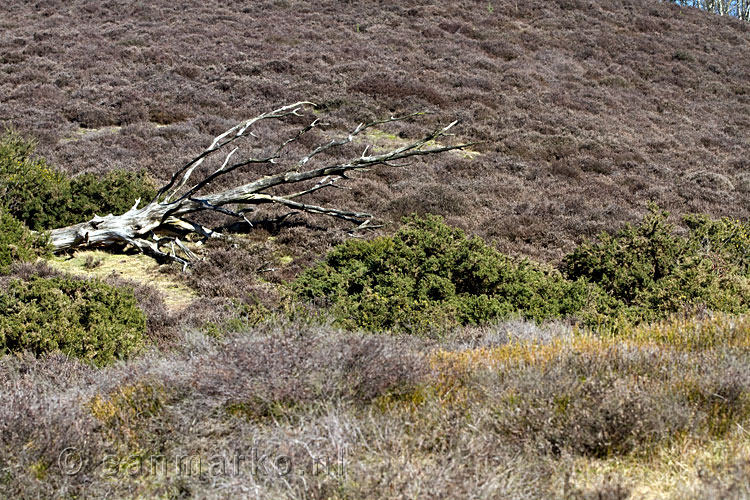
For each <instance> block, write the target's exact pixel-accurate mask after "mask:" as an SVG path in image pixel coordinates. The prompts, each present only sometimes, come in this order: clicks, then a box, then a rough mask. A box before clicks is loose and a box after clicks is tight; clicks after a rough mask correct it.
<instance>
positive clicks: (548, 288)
mask: <svg viewBox="0 0 750 500" xmlns="http://www.w3.org/2000/svg"><path fill="white" fill-rule="evenodd" d="M404 222H405V224H404V226H403V227H402V228H401V229H400V230H399V231H398V232H397V233H396V234H395V235H394V236H393V237H381V238H376V239H373V240H371V241H362V240H351V241H348V242H346V243H344V244H342V245H339V246H337V247H336V248H334V249H333V250H332V251H331V252H329V253H328V255H327V256H326V258H325V260H324V261H323V262H321V263H320V264H319V265H317V266H315V267H313V268H311V269H309V270H307V271H306V272H305V273H303V274H302V275H301V276H300V277H299V278H298V279H297V281H296V282H295V283H294V284H293V289H294V290H295V292H296V293H297V294H298V296H299V297H302V298H304V299H324V300H325V301H327V302H328V303H330V305H331V306H332V310H333V313H334V316H335V317H336V319H337V321H338V323H339V324H340V325H342V326H344V327H360V328H365V329H368V330H385V329H391V328H403V329H406V330H411V331H418V332H425V331H428V330H430V329H433V328H440V327H445V326H452V325H456V324H461V325H464V324H477V323H485V322H488V321H492V320H495V319H498V318H503V317H507V316H510V315H520V316H524V317H527V318H532V319H535V320H543V319H547V318H558V317H564V316H569V315H573V314H576V313H578V312H579V311H581V310H582V309H583V308H584V307H585V306H586V305H587V304H588V303H589V300H590V299H589V294H590V288H591V287H589V286H588V285H586V284H585V283H584V282H583V281H575V282H572V281H566V280H565V279H564V278H563V277H562V275H560V273H559V272H558V271H556V270H554V269H552V268H548V267H545V266H543V265H540V264H536V263H533V262H531V261H529V260H525V259H524V260H516V259H513V258H511V257H508V256H506V255H503V254H501V253H500V252H498V251H496V250H494V249H493V248H491V247H490V246H488V245H487V244H486V243H484V242H483V241H482V240H481V239H479V238H468V237H467V236H466V235H465V234H464V232H463V231H461V230H460V229H457V228H451V227H449V226H447V225H446V224H445V223H444V222H443V219H442V218H441V217H438V216H430V215H428V216H426V217H425V218H419V217H411V218H407V219H405V220H404Z"/></svg>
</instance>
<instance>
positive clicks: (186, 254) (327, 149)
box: [50, 101, 474, 265]
mask: <svg viewBox="0 0 750 500" xmlns="http://www.w3.org/2000/svg"><path fill="white" fill-rule="evenodd" d="M311 106H314V105H313V104H312V103H310V102H306V101H300V102H297V103H294V104H290V105H288V106H283V107H281V108H278V109H275V110H273V111H270V112H267V113H262V114H260V115H258V116H256V117H254V118H250V119H248V120H244V121H242V122H240V123H238V124H237V125H235V126H234V127H232V128H230V129H229V130H226V131H224V132H222V133H221V134H219V135H218V136H216V137H215V138H214V140H213V141H212V142H211V144H210V145H209V146H208V147H207V148H206V149H204V150H203V151H202V152H201V153H200V154H198V155H197V156H196V157H195V158H193V159H191V160H190V161H188V162H187V163H186V164H184V165H183V166H182V167H180V168H178V169H177V170H176V171H175V172H174V173H173V174H172V176H171V178H170V180H169V181H168V182H167V183H166V184H165V185H164V186H162V187H161V188H160V189H159V191H158V193H157V195H156V196H155V197H154V199H153V200H151V201H150V202H149V203H148V204H147V205H145V206H144V207H141V208H138V206H137V205H138V204H137V203H136V205H135V206H134V207H133V208H132V209H130V210H129V211H128V212H126V213H124V214H120V215H112V214H110V215H107V216H105V217H95V218H94V219H92V220H90V221H88V222H84V223H81V224H76V225H74V226H69V227H65V228H60V229H55V230H53V231H51V232H50V240H51V243H52V246H53V248H54V250H55V251H58V252H59V251H65V250H71V249H76V248H83V247H92V246H108V245H113V244H117V243H125V244H128V245H132V246H134V247H136V248H138V249H140V250H141V251H143V252H145V253H148V254H150V255H153V256H155V257H157V258H162V259H167V260H173V261H177V262H180V263H182V264H183V265H187V263H188V262H189V261H190V260H191V259H192V258H193V257H194V256H193V254H192V252H191V251H190V250H189V249H188V248H187V246H185V244H184V242H183V241H182V239H181V238H184V237H185V236H186V235H187V234H190V233H193V234H198V235H199V236H201V237H203V238H206V237H212V236H215V235H217V233H216V232H215V231H212V230H209V229H206V228H204V227H202V226H200V225H199V224H197V223H195V222H191V221H189V220H187V219H186V216H188V215H190V214H194V213H198V212H203V211H215V212H219V213H222V214H226V215H229V216H232V217H240V218H245V217H246V216H245V214H246V213H247V212H248V211H251V210H252V209H253V207H254V206H257V205H262V204H276V205H280V206H284V207H287V208H290V209H293V210H296V211H299V212H309V213H314V214H323V215H329V216H332V217H337V218H340V219H344V220H347V221H352V222H355V223H357V224H359V227H362V228H364V227H372V226H369V224H370V219H371V218H372V215H370V214H368V213H363V212H357V211H351V210H345V209H341V208H334V207H322V206H318V205H314V204H309V203H304V202H301V201H299V200H298V199H299V198H302V197H305V196H307V195H310V194H312V193H315V192H317V191H320V190H322V189H326V188H337V187H339V186H338V184H337V183H339V182H340V181H342V180H345V179H348V176H347V174H348V173H350V172H352V171H356V170H364V169H368V168H372V167H375V166H378V165H385V166H401V165H397V163H396V162H398V161H399V160H404V159H406V158H411V157H416V156H425V155H433V154H438V153H443V152H446V151H453V150H459V149H464V148H467V147H469V146H471V145H472V144H474V143H464V144H458V145H441V144H440V143H439V142H438V141H439V140H440V139H441V138H442V137H445V136H448V135H449V132H450V130H451V129H452V128H453V127H454V126H455V125H456V123H457V122H455V121H454V122H452V123H450V124H448V125H447V126H445V127H441V128H439V129H437V130H435V131H433V132H431V133H429V134H427V135H425V136H424V137H423V138H421V139H419V140H416V141H413V142H409V143H406V144H404V145H402V146H400V147H396V148H394V149H391V150H389V151H386V152H382V153H377V154H375V153H369V151H370V148H369V146H368V147H366V148H365V149H364V151H363V152H362V153H361V154H360V155H359V156H356V157H354V158H352V159H349V160H347V161H344V162H332V163H325V162H324V161H323V160H322V159H323V158H324V157H325V156H326V155H324V154H325V153H331V152H332V150H334V149H336V148H342V147H344V146H346V145H348V144H350V143H352V142H353V141H354V140H355V138H356V137H357V136H359V135H360V134H362V132H364V131H366V130H368V129H370V128H372V127H375V126H378V125H382V124H385V123H391V122H396V121H401V120H406V119H410V118H414V117H417V116H419V115H422V114H424V113H412V114H409V115H405V116H400V117H390V118H387V119H385V120H377V121H372V122H369V123H360V124H359V125H357V126H356V127H355V128H354V129H353V130H351V131H350V132H349V133H348V134H346V135H344V136H342V137H338V138H334V139H332V140H329V141H327V142H324V143H322V144H320V145H318V146H316V147H314V148H312V149H311V150H309V151H307V152H305V153H302V154H299V156H297V159H296V160H293V161H290V165H291V166H290V167H289V168H288V169H287V170H285V171H283V172H281V173H276V174H271V175H267V176H263V177H260V178H256V179H253V180H251V181H249V182H246V183H244V184H240V185H238V186H234V187H230V188H227V189H223V190H218V191H211V190H210V187H211V186H213V185H215V184H217V182H216V181H218V180H219V179H221V178H223V177H226V176H227V175H228V174H230V173H232V172H238V171H241V170H242V168H243V167H246V166H248V165H252V164H269V165H275V164H277V163H278V160H280V159H282V157H283V156H284V155H287V156H289V155H291V153H290V152H289V149H290V147H291V146H292V145H294V144H295V143H298V142H299V141H300V139H301V137H302V136H303V135H305V134H306V133H308V132H310V131H311V130H313V129H316V128H319V127H320V126H321V122H320V120H319V119H314V120H312V121H310V123H309V124H308V125H306V126H304V127H302V128H300V129H299V130H298V131H297V132H296V133H295V134H293V135H291V136H290V137H289V138H287V139H286V140H283V141H281V142H280V144H279V146H277V147H276V148H275V149H273V150H271V151H270V153H264V154H259V155H249V156H242V154H241V153H240V151H241V150H242V142H241V141H240V140H241V139H247V138H256V139H257V136H256V135H255V134H253V131H252V129H253V127H254V126H256V125H257V124H258V123H260V122H263V121H269V120H282V119H284V118H286V117H289V116H295V117H301V116H304V115H303V114H302V112H303V111H304V110H305V108H307V107H311ZM298 146H299V145H298ZM368 153H369V154H368ZM211 161H216V163H215V164H216V165H217V166H216V167H215V168H213V169H211V168H209V169H205V168H201V167H204V164H207V163H208V162H211ZM313 163H319V165H318V166H316V167H314V168H310V167H309V165H311V164H313ZM305 168H307V170H305ZM315 180H317V182H316V183H315V184H314V185H313V186H310V187H305V186H304V184H303V185H301V186H300V188H299V190H298V191H296V192H293V193H292V194H286V195H284V194H281V193H278V192H276V191H277V190H278V189H279V188H281V187H283V186H287V185H294V184H298V183H306V181H315ZM307 186H309V183H308V184H307ZM287 191H288V190H287ZM245 220H247V219H246V218H245Z"/></svg>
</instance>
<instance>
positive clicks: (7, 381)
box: [0, 0, 750, 499]
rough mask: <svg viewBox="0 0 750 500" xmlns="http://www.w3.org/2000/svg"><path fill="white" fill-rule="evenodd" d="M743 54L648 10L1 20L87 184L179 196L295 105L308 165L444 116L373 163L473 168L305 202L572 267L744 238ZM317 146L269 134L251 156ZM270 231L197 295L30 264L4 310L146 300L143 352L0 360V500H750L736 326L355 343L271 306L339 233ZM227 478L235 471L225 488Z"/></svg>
mask: <svg viewBox="0 0 750 500" xmlns="http://www.w3.org/2000/svg"><path fill="white" fill-rule="evenodd" d="M748 48H750V25H748V24H747V23H742V22H740V21H737V20H735V19H728V18H717V17H714V16H711V15H708V14H706V13H703V12H700V11H697V10H694V9H680V8H678V7H676V6H674V5H668V4H665V3H660V2H657V1H655V0H654V1H650V0H593V1H582V0H527V1H514V0H506V1H492V2H489V3H488V2H480V1H476V2H450V1H447V0H436V1H432V2H421V1H412V0H407V1H404V2H398V3H397V2H385V1H377V2H375V1H371V2H365V1H347V2H332V1H328V2H326V1H313V2H303V1H297V0H273V1H271V0H269V1H258V2H212V1H208V2H206V1H204V2H190V1H172V2H163V1H153V2H125V1H102V2H87V1H82V0H81V1H77V0H76V1H70V2H62V1H54V0H40V1H37V2H23V1H15V0H11V1H10V2H5V3H4V4H3V6H2V7H0V125H1V124H6V125H12V126H13V127H15V128H16V129H18V130H19V131H20V132H21V133H23V134H24V135H26V136H28V137H34V138H36V139H38V141H39V146H38V152H39V153H40V154H41V155H43V156H44V157H46V158H47V160H48V162H49V163H50V164H51V165H52V166H54V167H57V168H60V169H62V170H64V171H66V172H67V173H69V174H72V175H75V174H79V173H82V172H93V173H97V174H101V173H103V172H106V171H109V170H111V169H114V168H123V169H128V170H132V171H138V170H140V169H144V168H145V169H147V170H148V171H149V173H150V174H151V175H152V176H153V177H155V178H156V179H159V180H166V179H168V177H169V175H170V173H171V172H172V170H173V169H174V168H175V167H177V166H178V165H180V164H181V163H182V162H184V161H185V160H187V159H189V158H191V157H193V156H194V155H195V154H196V153H198V152H199V151H200V150H201V149H202V148H203V147H205V146H206V145H207V144H208V143H209V142H210V140H211V139H212V138H213V137H214V136H215V135H216V134H217V133H219V132H221V131H223V130H225V129H226V128H228V127H229V126H231V125H233V124H234V123H235V122H236V121H238V120H240V119H242V118H245V117H248V116H253V115H256V114H258V113H259V112H262V111H265V110H268V109H271V108H273V107H274V106H277V105H279V104H286V103H288V102H292V101H297V100H299V99H310V100H312V101H315V102H316V103H318V104H319V106H320V111H322V112H325V114H326V118H325V120H326V121H327V122H328V123H329V125H327V126H326V127H324V128H323V130H322V131H321V132H319V133H318V135H317V136H316V135H314V134H310V136H309V137H308V136H305V137H304V139H302V140H301V141H300V144H299V145H300V146H301V147H309V146H311V145H312V144H313V142H312V141H313V140H314V139H322V138H323V137H325V136H327V135H329V134H333V133H340V132H342V131H344V130H346V129H348V128H349V127H351V126H352V125H353V124H355V123H356V122H357V121H358V120H365V119H369V118H375V117H384V116H387V115H389V114H391V113H402V112H409V111H415V110H420V109H430V110H434V111H437V114H436V115H432V116H428V117H425V119H424V120H422V121H420V122H403V123H396V124H392V125H391V126H389V127H388V128H384V129H383V130H379V131H375V132H373V133H372V134H370V135H368V136H367V137H366V138H365V139H366V142H370V143H374V144H375V146H376V147H378V146H381V145H384V146H387V145H389V144H395V143H399V142H400V141H403V140H406V139H413V138H416V137H418V136H420V135H421V134H422V133H423V132H424V130H425V129H426V128H430V127H431V126H433V125H436V124H437V123H439V122H440V123H444V122H445V121H446V120H452V119H454V118H458V119H460V120H461V122H462V124H461V126H460V127H458V128H457V134H459V138H458V139H460V140H466V141H482V143H481V144H480V145H478V146H475V147H474V148H473V149H474V151H473V152H470V154H461V153H457V154H453V153H451V154H447V155H443V156H441V157H435V158H429V159H427V160H417V161H415V162H414V163H413V164H411V165H410V166H409V167H407V168H404V169H388V168H384V169H375V170H373V171H371V172H367V173H363V174H358V175H357V176H356V178H355V179H353V180H352V181H349V183H348V184H347V187H348V188H350V189H348V190H331V191H329V192H324V191H321V192H319V194H318V196H317V198H316V200H317V201H319V202H320V203H321V204H327V205H337V206H345V207H349V208H352V209H357V210H363V211H369V212H373V213H375V214H377V215H378V217H379V218H380V220H382V221H383V222H385V223H386V225H385V228H384V229H382V230H381V232H382V233H392V231H393V229H394V228H395V226H396V223H397V221H398V220H399V219H400V218H401V217H402V216H404V215H408V214H411V213H414V212H416V213H418V214H425V213H433V214H440V215H443V216H444V217H445V219H446V221H447V222H448V223H449V224H451V225H455V226H458V227H461V228H463V229H465V230H467V232H468V233H469V234H472V235H479V236H482V237H484V238H486V239H487V240H488V241H490V242H492V243H493V244H494V245H495V246H496V247H498V248H499V249H500V250H502V251H504V252H508V253H515V254H522V255H526V256H530V257H534V258H537V259H540V260H546V261H549V262H552V263H556V262H558V261H559V259H560V257H562V256H563V255H564V254H565V253H566V252H569V251H570V250H572V249H573V248H574V247H575V245H576V244H578V243H580V242H581V241H582V240H583V239H584V238H586V237H590V236H593V235H594V234H596V233H598V232H600V231H602V230H616V229H619V228H620V227H621V226H622V224H623V223H625V222H635V221H636V220H637V219H639V218H640V216H641V215H642V214H643V213H645V212H646V210H647V201H649V200H652V201H655V202H657V203H658V204H659V205H660V206H661V208H664V209H667V210H670V211H671V212H672V213H673V214H674V215H679V214H682V213H686V212H695V211H699V212H705V213H709V214H711V215H714V216H723V215H727V216H732V217H736V218H739V219H743V220H746V219H747V217H748V215H750V212H749V211H748V208H747V207H748V201H749V198H750V174H749V173H748V172H747V167H748V166H750V163H748V159H747V151H748V150H749V149H750V148H749V146H750V119H748V116H750V90H748V81H750V61H749V60H748V59H747V58H743V57H738V54H747V53H748ZM300 123H302V122H296V121H295V120H291V122H290V123H287V124H279V125H278V126H277V127H274V128H272V127H261V128H260V129H259V130H258V131H257V134H258V136H259V144H261V145H264V144H267V143H270V142H271V141H272V140H273V139H277V138H278V136H279V134H282V133H284V132H285V131H288V130H292V128H293V127H296V126H299V125H300ZM275 144H277V143H275ZM355 146H356V147H354V146H353V147H352V148H350V149H346V148H345V149H346V150H342V151H341V152H340V154H341V155H347V154H350V153H352V152H354V153H355V154H358V153H359V152H361V149H360V147H363V144H361V143H357V144H356V145H355ZM336 154H339V153H336ZM334 156H335V155H334ZM329 158H330V157H329ZM334 159H335V158H334ZM263 168H268V167H267V166H264V167H263ZM266 173H268V172H267V171H265V170H263V171H262V170H260V169H256V170H253V169H252V167H250V168H249V169H248V171H247V172H245V174H244V175H247V176H248V177H255V176H259V175H264V174H266ZM236 180H237V176H229V178H227V179H226V180H223V181H222V182H227V183H231V182H235V181H236ZM276 215H278V213H277V212H273V211H271V210H270V209H264V211H259V213H257V218H258V220H257V221H255V226H254V227H253V229H252V230H250V231H248V227H247V226H246V224H245V223H240V224H236V225H234V226H233V227H231V228H228V229H231V232H232V233H233V238H232V239H227V240H221V241H217V242H212V243H210V244H208V245H206V246H204V247H202V248H198V247H196V252H198V253H199V254H200V255H201V256H202V257H203V259H202V260H200V261H198V262H196V263H195V265H194V266H193V267H192V269H190V270H189V271H188V272H187V273H184V274H182V273H179V272H177V271H176V270H174V269H169V268H167V267H166V266H163V267H162V268H160V269H155V266H154V267H151V266H150V264H144V263H143V261H137V259H136V258H134V257H133V256H132V255H130V256H117V257H113V255H112V254H105V253H102V252H91V253H85V254H83V253H81V254H78V255H76V256H71V257H70V258H68V257H67V256H66V257H64V258H61V257H57V258H56V259H55V260H54V261H53V262H52V265H53V266H54V268H55V269H52V268H49V267H47V266H46V265H43V264H38V263H37V264H14V266H13V267H12V269H11V274H10V276H8V277H3V278H2V279H1V280H0V288H2V286H4V283H6V282H8V280H10V279H12V278H27V277H29V276H32V275H41V276H56V275H59V273H60V272H61V271H66V272H74V273H75V274H92V275H98V276H101V277H106V280H107V281H108V282H109V283H110V284H115V285H128V286H133V287H134V293H135V297H136V299H137V301H138V304H139V306H140V307H141V308H142V309H143V310H144V311H145V312H146V315H147V317H148V324H147V328H148V332H147V334H148V339H149V345H150V346H151V347H149V348H148V349H147V350H146V351H145V352H143V353H141V354H140V355H138V356H136V357H133V358H131V359H129V360H127V361H122V362H118V363H117V364H114V365H112V366H109V367H106V368H93V367H91V366H88V365H86V364H84V363H82V362H79V361H76V360H74V359H69V358H67V357H65V356H64V355H61V354H52V355H49V356H42V357H39V358H34V357H33V356H31V355H29V354H21V353H15V354H10V355H4V356H0V394H1V395H2V396H0V498H3V499H4V498H29V499H31V498H105V497H107V498H157V497H158V498H217V499H218V498H274V499H275V498H320V499H344V498H373V499H375V498H378V499H379V498H488V499H489V498H508V499H525V498H540V499H541V498H574V499H579V498H580V499H584V498H585V499H589V498H590V499H594V498H597V499H624V498H674V499H678V498H695V499H699V498H700V499H709V498H727V499H735V498H736V499H743V498H748V497H749V495H750V491H748V486H747V485H748V484H750V466H749V465H748V464H750V375H749V374H750V370H748V366H750V355H749V354H748V353H749V350H748V349H749V348H750V319H749V318H748V317H747V316H729V315H720V314H713V313H711V312H707V311H703V310H697V316H696V315H693V316H675V317H672V318H670V319H668V320H665V321H663V322H660V323H656V324H643V325H639V326H637V327H635V326H632V325H627V324H625V325H617V327H616V328H615V329H614V330H613V331H614V333H615V334H616V335H617V337H616V338H610V337H609V336H603V335H599V334H597V332H589V331H578V330H575V329H572V328H571V327H570V326H569V325H567V324H563V323H552V324H545V325H538V324H534V323H527V322H522V321H514V322H504V323H499V324H492V325H485V326H482V327H465V328H460V329H457V330H455V331H450V332H448V333H446V334H445V335H444V336H443V337H440V338H437V337H436V338H431V339H429V340H428V339H425V338H419V337H414V336H409V335H405V334H400V335H399V334H397V333H396V334H394V335H374V334H364V333H359V332H347V331H341V330H339V329H337V328H335V327H333V326H331V324H330V323H329V322H328V321H329V320H328V319H327V318H326V316H325V314H326V313H325V310H324V309H323V308H320V309H314V308H313V307H311V306H301V305H299V304H296V303H293V302H292V301H291V300H290V299H289V297H288V296H287V295H286V294H285V292H284V289H283V287H279V286H277V285H278V284H279V283H280V282H281V281H283V280H290V279H292V278H294V277H295V276H297V275H298V274H299V273H300V272H301V271H302V270H304V269H305V268H306V267H308V266H309V265H310V264H311V263H312V262H314V261H316V260H318V259H319V257H320V256H321V255H323V254H324V253H325V252H326V251H327V250H329V249H330V248H332V247H333V246H334V245H336V244H338V243H341V242H343V241H345V240H346V239H347V238H348V236H347V233H346V232H345V231H342V228H348V227H349V226H346V225H345V224H344V223H341V222H337V221H332V220H323V219H320V218H315V217H309V216H294V217H291V218H289V219H286V220H285V221H284V222H283V223H279V222H278V221H277V220H276V219H274V217H275V216H276ZM210 217H214V216H210ZM207 222H209V223H227V222H233V221H225V220H219V219H218V218H213V219H210V220H208V221H207ZM674 222H675V223H679V221H678V220H677V218H675V220H674ZM228 232H229V231H228ZM113 271H116V274H117V275H114V274H112V272H113ZM128 279H130V280H135V281H137V282H138V283H132V282H131V283H129V282H126V280H128ZM149 285H154V286H155V287H156V288H158V289H159V290H157V289H155V288H154V287H152V286H149ZM172 288H174V289H176V290H177V292H178V293H177V295H170V293H171V292H172V291H173V290H172ZM194 296H197V298H195V299H194V300H193V301H192V302H191V303H190V304H189V307H185V306H186V305H187V303H188V302H189V301H190V300H191V299H193V297H194ZM165 298H166V303H165ZM268 312H273V314H271V315H268V316H274V317H275V319H268V318H267V317H264V316H265V315H266V313H268ZM694 312H695V311H694ZM279 318H283V319H279ZM290 318H291V319H290ZM599 333H601V332H599ZM68 448H75V453H74V454H73V455H66V454H65V453H66V449H68ZM256 452H257V453H258V454H261V455H263V454H266V455H268V456H269V459H268V461H266V462H264V463H263V464H262V465H263V468H262V470H261V469H258V468H255V467H254V463H253V454H254V453H256ZM61 454H62V455H61ZM217 455H221V459H220V461H221V462H223V463H224V464H225V466H227V467H228V469H225V470H216V469H210V464H211V463H212V460H213V459H215V457H216V456H217ZM238 455H242V456H243V457H244V458H243V460H244V462H243V463H242V465H243V466H242V467H241V468H240V469H239V470H236V469H233V468H232V467H233V466H234V463H233V462H232V461H233V460H234V459H236V457H237V456H238ZM61 456H62V457H63V458H65V457H68V458H70V457H72V458H71V460H72V462H70V463H72V464H73V465H74V466H75V465H76V460H77V459H78V458H80V459H82V462H81V470H80V471H76V473H75V474H69V475H68V474H65V472H66V468H65V467H67V466H68V465H70V463H69V462H66V461H63V462H61V461H60V458H61ZM181 457H182V458H187V459H188V461H189V463H188V464H187V467H188V468H187V469H185V468H184V467H185V466H186V464H185V463H184V462H181V461H180V460H181ZM279 457H284V459H285V460H289V461H290V463H291V465H292V467H293V472H292V473H291V474H284V475H279V474H278V473H279V470H280V469H283V468H284V467H285V466H286V465H287V462H284V461H283V460H282V462H279V463H274V462H273V459H275V458H279ZM256 459H257V458H256ZM326 460H329V461H331V462H332V467H333V470H330V469H329V470H328V471H327V472H330V473H331V474H327V473H326V470H325V463H326ZM196 462H197V463H196ZM342 462H343V465H344V470H341V469H336V467H339V466H340V465H341V463H342ZM153 464H155V466H154V465H153ZM274 466H276V468H275V469H274ZM181 467H183V468H182V469H181Z"/></svg>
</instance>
